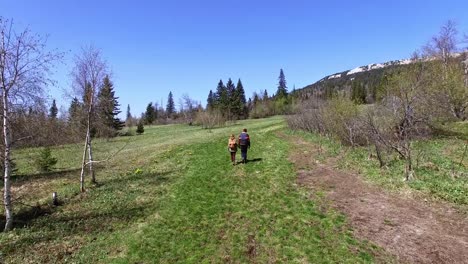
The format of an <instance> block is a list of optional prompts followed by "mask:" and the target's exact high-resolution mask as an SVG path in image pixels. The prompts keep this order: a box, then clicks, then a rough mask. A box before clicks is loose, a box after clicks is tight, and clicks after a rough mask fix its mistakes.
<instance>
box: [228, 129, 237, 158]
mask: <svg viewBox="0 0 468 264" xmlns="http://www.w3.org/2000/svg"><path fill="white" fill-rule="evenodd" d="M228 150H229V152H230V153H231V162H232V165H236V153H237V141H236V136H234V134H231V137H229V141H228Z"/></svg>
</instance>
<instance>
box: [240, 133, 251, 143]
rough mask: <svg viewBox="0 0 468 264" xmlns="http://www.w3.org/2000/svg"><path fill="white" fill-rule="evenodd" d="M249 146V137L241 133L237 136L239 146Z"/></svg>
mask: <svg viewBox="0 0 468 264" xmlns="http://www.w3.org/2000/svg"><path fill="white" fill-rule="evenodd" d="M248 144H249V135H248V134H247V133H241V134H240V136H239V145H244V146H245V145H248Z"/></svg>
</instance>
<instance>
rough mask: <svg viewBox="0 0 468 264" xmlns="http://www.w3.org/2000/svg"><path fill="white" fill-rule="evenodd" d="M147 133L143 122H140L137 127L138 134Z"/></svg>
mask: <svg viewBox="0 0 468 264" xmlns="http://www.w3.org/2000/svg"><path fill="white" fill-rule="evenodd" d="M144 132H145V127H144V126H143V121H142V120H141V119H140V121H138V125H137V129H136V133H137V134H138V135H141V134H143V133H144Z"/></svg>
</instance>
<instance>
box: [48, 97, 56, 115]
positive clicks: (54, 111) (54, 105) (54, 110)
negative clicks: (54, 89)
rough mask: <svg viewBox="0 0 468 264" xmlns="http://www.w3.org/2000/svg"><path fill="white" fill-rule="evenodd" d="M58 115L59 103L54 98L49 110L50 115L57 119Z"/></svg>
mask: <svg viewBox="0 0 468 264" xmlns="http://www.w3.org/2000/svg"><path fill="white" fill-rule="evenodd" d="M57 115H58V108H57V104H56V103H55V99H54V100H52V106H51V107H50V110H49V117H50V118H52V119H56V118H57Z"/></svg>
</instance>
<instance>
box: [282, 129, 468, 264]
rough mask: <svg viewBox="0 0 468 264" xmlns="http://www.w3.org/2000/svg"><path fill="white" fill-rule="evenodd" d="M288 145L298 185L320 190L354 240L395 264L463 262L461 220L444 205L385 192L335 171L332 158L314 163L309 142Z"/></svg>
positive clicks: (467, 220) (466, 256)
mask: <svg viewBox="0 0 468 264" xmlns="http://www.w3.org/2000/svg"><path fill="white" fill-rule="evenodd" d="M290 138H291V137H290ZM291 143H292V144H293V145H294V149H295V150H294V152H293V153H292V154H291V156H290V159H291V161H292V162H293V163H294V164H295V166H296V168H297V171H298V182H299V183H300V184H301V185H304V186H307V187H308V188H311V189H312V190H315V191H318V190H320V191H324V192H325V193H326V196H325V197H326V199H327V200H328V201H330V203H331V206H333V207H334V208H336V209H338V210H339V211H341V212H343V213H344V214H345V215H347V217H348V222H349V224H350V225H351V227H352V228H353V230H354V234H355V236H356V237H358V238H360V239H367V240H369V241H372V242H373V243H375V244H376V245H378V246H380V247H382V248H384V249H385V250H386V251H388V252H389V253H391V254H393V255H395V256H396V258H397V260H398V261H399V262H409V263H468V216H467V215H463V214H462V213H459V212H458V211H457V210H456V209H454V208H453V207H451V206H450V205H448V204H442V203H434V202H431V203H429V202H425V201H421V200H418V199H415V198H413V197H412V196H410V195H404V194H402V195H397V194H392V193H388V192H386V191H385V190H383V189H381V188H379V187H376V186H372V185H370V184H368V183H366V182H364V181H363V179H362V178H361V176H359V175H356V174H352V173H346V172H342V171H339V170H338V169H335V168H334V167H333V163H334V162H333V161H334V160H333V159H329V160H327V161H325V162H319V161H317V160H316V157H317V153H318V151H319V148H318V147H317V146H314V145H313V144H312V143H310V142H306V141H304V140H303V139H301V138H300V137H293V138H292V139H291Z"/></svg>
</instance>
